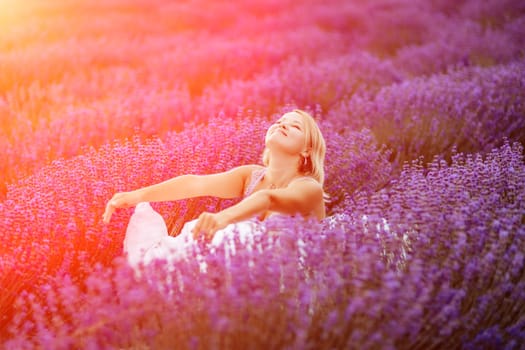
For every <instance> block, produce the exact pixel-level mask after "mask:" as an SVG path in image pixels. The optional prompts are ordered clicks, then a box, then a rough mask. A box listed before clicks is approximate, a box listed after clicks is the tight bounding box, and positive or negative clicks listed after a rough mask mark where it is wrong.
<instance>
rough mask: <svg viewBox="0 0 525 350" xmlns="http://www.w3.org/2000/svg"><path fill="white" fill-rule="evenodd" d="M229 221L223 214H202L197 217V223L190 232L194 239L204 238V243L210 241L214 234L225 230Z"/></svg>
mask: <svg viewBox="0 0 525 350" xmlns="http://www.w3.org/2000/svg"><path fill="white" fill-rule="evenodd" d="M229 223H230V222H229V220H228V219H227V217H226V215H225V214H224V213H223V212H218V213H208V212H203V213H202V214H201V215H199V218H198V220H197V223H196V224H195V226H194V227H193V230H191V232H192V233H193V238H194V239H199V237H204V239H205V240H206V241H211V240H212V238H213V235H215V232H217V231H218V230H220V229H223V228H225V227H226V226H228V224H229Z"/></svg>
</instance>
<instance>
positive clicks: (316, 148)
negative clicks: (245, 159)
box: [262, 109, 326, 186]
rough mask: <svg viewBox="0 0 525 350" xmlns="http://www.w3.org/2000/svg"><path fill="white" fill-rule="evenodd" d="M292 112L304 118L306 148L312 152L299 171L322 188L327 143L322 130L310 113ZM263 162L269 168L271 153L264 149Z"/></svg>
mask: <svg viewBox="0 0 525 350" xmlns="http://www.w3.org/2000/svg"><path fill="white" fill-rule="evenodd" d="M292 112H295V113H297V114H299V115H300V116H301V117H302V118H303V123H304V128H305V134H306V147H307V148H308V149H309V150H310V153H309V156H308V157H307V158H301V162H300V164H299V171H300V172H301V173H303V174H304V175H308V176H311V177H313V178H314V179H316V180H317V181H318V182H319V183H320V184H321V186H323V184H324V157H325V154H326V143H325V141H324V137H323V134H322V133H321V129H319V126H318V125H317V123H316V122H315V119H314V118H313V117H312V116H311V115H310V114H309V113H308V112H305V111H303V110H301V109H294V110H293V111H292ZM262 161H263V164H264V166H268V163H269V161H270V152H269V150H268V148H265V149H264V152H263V159H262Z"/></svg>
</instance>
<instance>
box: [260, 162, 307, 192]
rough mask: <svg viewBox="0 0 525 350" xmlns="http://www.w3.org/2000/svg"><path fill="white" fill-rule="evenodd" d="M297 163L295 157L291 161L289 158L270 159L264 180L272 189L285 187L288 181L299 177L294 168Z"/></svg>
mask: <svg viewBox="0 0 525 350" xmlns="http://www.w3.org/2000/svg"><path fill="white" fill-rule="evenodd" d="M297 162H298V160H297V159H295V157H294V158H293V159H292V158H291V157H287V158H286V159H285V158H281V157H279V158H277V157H275V158H273V157H270V161H269V163H268V166H267V168H266V173H265V178H266V180H267V181H268V182H269V183H270V184H271V185H273V186H272V187H276V188H281V187H286V186H287V185H288V184H289V183H290V181H292V180H293V179H294V178H295V177H297V176H298V175H299V171H298V170H297V168H296V166H295V165H296V163H297Z"/></svg>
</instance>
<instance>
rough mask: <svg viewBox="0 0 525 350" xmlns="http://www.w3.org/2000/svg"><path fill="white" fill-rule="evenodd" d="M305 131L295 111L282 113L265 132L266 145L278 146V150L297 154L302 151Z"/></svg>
mask: <svg viewBox="0 0 525 350" xmlns="http://www.w3.org/2000/svg"><path fill="white" fill-rule="evenodd" d="M305 141H306V132H305V126H304V121H303V118H302V117H301V116H300V115H299V114H297V113H295V112H289V113H285V114H283V116H282V117H281V118H279V119H278V120H277V121H276V122H275V123H274V124H273V125H272V126H270V128H268V131H267V132H266V138H265V142H266V146H267V147H269V148H273V147H278V148H279V149H280V150H282V151H284V152H286V153H289V154H292V155H299V154H300V153H301V152H303V151H304V148H305V144H306V142H305Z"/></svg>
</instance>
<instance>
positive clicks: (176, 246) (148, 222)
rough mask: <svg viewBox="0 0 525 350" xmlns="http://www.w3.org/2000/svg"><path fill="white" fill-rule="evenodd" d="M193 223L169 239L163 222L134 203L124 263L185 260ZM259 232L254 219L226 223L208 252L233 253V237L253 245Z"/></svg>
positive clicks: (251, 186)
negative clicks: (222, 247) (223, 248)
mask: <svg viewBox="0 0 525 350" xmlns="http://www.w3.org/2000/svg"><path fill="white" fill-rule="evenodd" d="M264 172H265V169H264V168H262V169H260V170H256V171H254V172H253V173H252V179H251V181H250V184H249V186H248V187H247V188H246V191H245V193H244V197H246V196H248V195H250V194H251V193H252V192H253V189H254V188H255V186H256V185H257V183H258V182H259V181H261V179H262V178H263V176H264ZM196 223H197V219H195V220H191V221H188V222H187V223H185V224H184V226H183V228H182V230H181V232H180V233H179V235H177V236H170V235H169V234H168V228H167V226H166V223H165V222H164V219H163V218H162V216H161V215H160V214H159V213H157V212H156V211H155V210H153V208H152V207H151V206H150V204H149V203H147V202H142V203H139V204H137V206H136V207H135V211H134V212H133V215H132V216H131V218H130V220H129V223H128V227H127V229H126V236H125V238H124V253H125V255H126V258H127V260H128V262H129V263H130V265H132V266H134V267H137V266H138V265H139V264H141V263H142V264H148V263H150V262H151V261H153V260H155V259H166V260H168V261H174V260H178V259H184V258H187V257H188V254H190V253H191V248H192V247H193V246H194V245H195V243H196V242H195V240H194V239H193V235H192V232H191V230H192V229H193V227H195V224H196ZM261 233H262V230H261V225H260V222H259V221H258V220H257V219H255V218H254V219H251V220H246V221H241V222H238V223H234V224H230V225H228V226H226V227H225V228H223V229H221V230H219V231H217V232H216V233H215V235H214V236H213V239H212V241H211V242H210V249H211V251H213V248H214V247H217V246H219V245H221V244H226V245H228V246H229V248H230V249H231V250H232V251H233V252H234V251H235V243H234V238H235V236H237V237H238V239H239V241H240V242H241V243H242V244H250V243H253V238H254V236H255V235H257V234H261Z"/></svg>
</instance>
